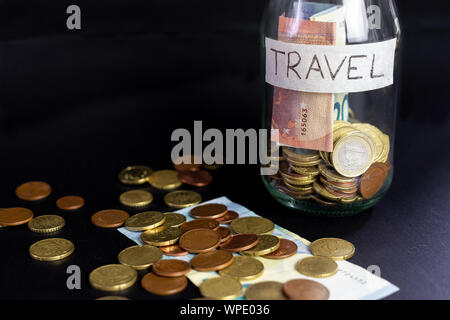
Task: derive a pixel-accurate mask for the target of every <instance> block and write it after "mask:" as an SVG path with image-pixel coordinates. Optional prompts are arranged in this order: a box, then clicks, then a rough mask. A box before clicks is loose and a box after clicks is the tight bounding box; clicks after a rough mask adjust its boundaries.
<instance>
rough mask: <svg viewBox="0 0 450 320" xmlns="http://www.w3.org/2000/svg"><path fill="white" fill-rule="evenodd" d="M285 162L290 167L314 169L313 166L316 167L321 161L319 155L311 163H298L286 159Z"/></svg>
mask: <svg viewBox="0 0 450 320" xmlns="http://www.w3.org/2000/svg"><path fill="white" fill-rule="evenodd" d="M287 161H288V162H289V163H290V164H291V165H293V166H297V167H314V166H317V165H318V164H319V163H320V162H321V161H322V159H321V158H320V155H319V158H318V159H316V160H312V161H298V160H294V159H290V158H288V159H287Z"/></svg>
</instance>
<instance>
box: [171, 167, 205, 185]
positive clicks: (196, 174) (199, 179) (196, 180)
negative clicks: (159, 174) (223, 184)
mask: <svg viewBox="0 0 450 320" xmlns="http://www.w3.org/2000/svg"><path fill="white" fill-rule="evenodd" d="M178 178H179V179H180V180H181V182H183V183H186V184H188V185H191V186H194V187H206V186H207V185H209V184H210V183H211V182H212V180H213V177H212V175H211V173H209V172H208V171H206V170H201V169H200V170H198V171H182V172H180V174H179V176H178Z"/></svg>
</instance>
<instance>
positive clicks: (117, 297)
mask: <svg viewBox="0 0 450 320" xmlns="http://www.w3.org/2000/svg"><path fill="white" fill-rule="evenodd" d="M95 300H130V299H128V298H126V297H120V296H105V297H100V298H97V299H95Z"/></svg>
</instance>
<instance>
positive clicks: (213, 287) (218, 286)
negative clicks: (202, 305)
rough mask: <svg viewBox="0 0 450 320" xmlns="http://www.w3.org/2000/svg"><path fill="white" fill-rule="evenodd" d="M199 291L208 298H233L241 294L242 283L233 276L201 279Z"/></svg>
mask: <svg viewBox="0 0 450 320" xmlns="http://www.w3.org/2000/svg"><path fill="white" fill-rule="evenodd" d="M200 293H201V294H202V296H203V297H205V298H209V299H214V300H233V299H236V298H237V297H239V296H240V295H241V294H242V285H241V283H240V282H239V281H238V280H236V279H233V278H229V277H216V278H211V279H208V280H205V281H203V283H202V284H201V285H200Z"/></svg>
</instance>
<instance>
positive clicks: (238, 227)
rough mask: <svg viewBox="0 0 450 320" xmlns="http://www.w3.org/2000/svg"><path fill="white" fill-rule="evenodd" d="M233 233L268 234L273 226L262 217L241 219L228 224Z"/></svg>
mask: <svg viewBox="0 0 450 320" xmlns="http://www.w3.org/2000/svg"><path fill="white" fill-rule="evenodd" d="M230 227H231V230H233V232H234V233H254V234H270V233H272V232H273V230H274V228H275V225H274V223H273V222H272V221H270V220H269V219H266V218H262V217H243V218H238V219H236V220H234V221H233V222H232V223H231V224H230Z"/></svg>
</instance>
